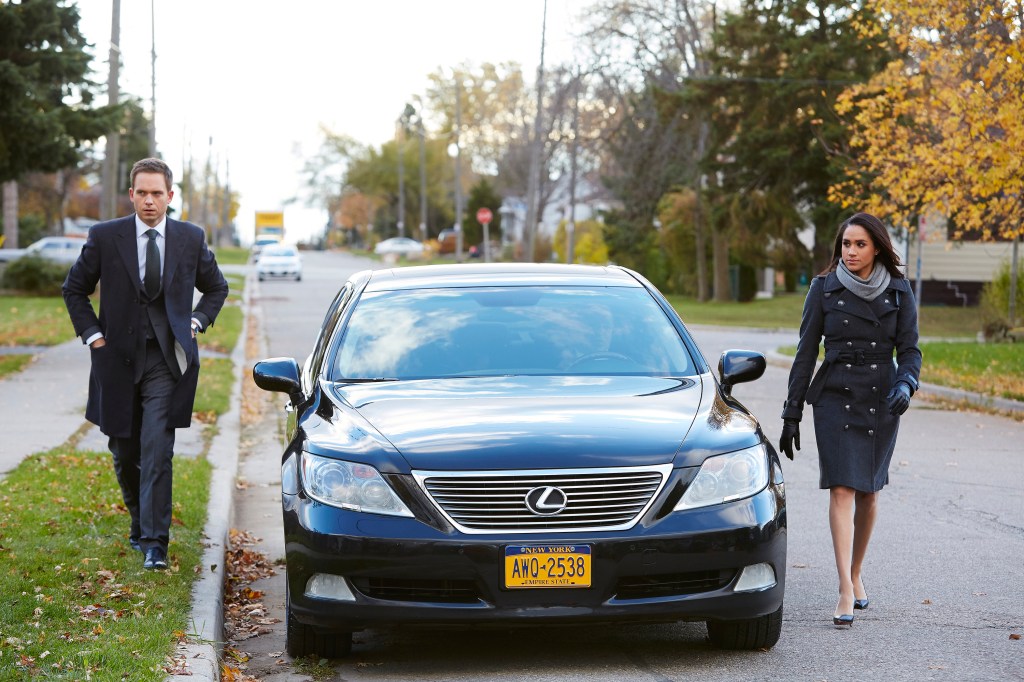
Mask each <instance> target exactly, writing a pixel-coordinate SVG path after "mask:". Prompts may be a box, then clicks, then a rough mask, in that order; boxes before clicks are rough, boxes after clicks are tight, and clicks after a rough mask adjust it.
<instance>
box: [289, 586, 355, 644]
mask: <svg viewBox="0 0 1024 682" xmlns="http://www.w3.org/2000/svg"><path fill="white" fill-rule="evenodd" d="M285 651H287V652H288V655H289V656H291V657H292V658H305V657H306V656H309V655H310V654H313V655H315V656H317V657H318V658H344V657H345V656H348V655H349V654H350V653H352V633H351V632H324V631H321V630H317V629H315V628H314V627H313V626H311V625H306V624H305V623H301V622H299V621H298V620H297V619H296V618H295V615H294V614H293V613H292V598H291V590H290V589H289V590H286V592H285Z"/></svg>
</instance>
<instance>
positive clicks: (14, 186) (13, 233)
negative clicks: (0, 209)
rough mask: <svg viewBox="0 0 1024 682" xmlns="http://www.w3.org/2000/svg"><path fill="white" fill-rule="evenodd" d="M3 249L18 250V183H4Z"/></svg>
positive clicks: (13, 181)
mask: <svg viewBox="0 0 1024 682" xmlns="http://www.w3.org/2000/svg"><path fill="white" fill-rule="evenodd" d="M3 248H5V249H16V248H18V181H17V180H9V181H7V182H5V183H4V243H3Z"/></svg>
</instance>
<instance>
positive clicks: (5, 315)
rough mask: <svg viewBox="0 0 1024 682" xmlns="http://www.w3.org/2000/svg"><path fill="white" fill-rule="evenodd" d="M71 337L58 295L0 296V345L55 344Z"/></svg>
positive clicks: (73, 334) (73, 333) (66, 310)
mask: <svg viewBox="0 0 1024 682" xmlns="http://www.w3.org/2000/svg"><path fill="white" fill-rule="evenodd" d="M73 338H75V330H74V327H72V326H71V320H70V319H69V318H68V309H67V308H65V307H64V299H63V298H61V297H60V296H0V346H55V345H57V344H58V343H63V342H65V341H68V340H70V339H73Z"/></svg>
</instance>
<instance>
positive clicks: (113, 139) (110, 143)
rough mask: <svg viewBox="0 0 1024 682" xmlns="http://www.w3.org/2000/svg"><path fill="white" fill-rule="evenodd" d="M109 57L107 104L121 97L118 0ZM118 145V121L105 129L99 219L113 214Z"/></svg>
mask: <svg viewBox="0 0 1024 682" xmlns="http://www.w3.org/2000/svg"><path fill="white" fill-rule="evenodd" d="M109 54H110V56H109V62H110V64H109V66H110V69H109V72H108V76H107V104H108V105H109V106H117V104H118V100H119V99H120V93H119V91H118V75H119V73H120V69H121V0H113V10H112V12H111V19H110V53H109ZM120 147H121V133H120V124H118V125H116V126H115V127H114V128H113V129H112V130H110V131H108V132H107V144H106V148H105V152H104V157H103V177H102V182H103V201H101V202H100V220H110V219H112V218H114V217H116V213H117V195H118V192H119V190H120V188H119V187H118V175H119V173H118V172H117V171H118V168H119V165H120V164H119V163H118V152H119V150H120Z"/></svg>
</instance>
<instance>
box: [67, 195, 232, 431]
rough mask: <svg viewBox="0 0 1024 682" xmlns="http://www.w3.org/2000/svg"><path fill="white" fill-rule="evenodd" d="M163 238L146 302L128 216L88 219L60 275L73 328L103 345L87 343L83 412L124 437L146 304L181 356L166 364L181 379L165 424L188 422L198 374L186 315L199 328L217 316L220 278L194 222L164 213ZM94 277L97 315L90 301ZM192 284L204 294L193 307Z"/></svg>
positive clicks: (223, 290)
mask: <svg viewBox="0 0 1024 682" xmlns="http://www.w3.org/2000/svg"><path fill="white" fill-rule="evenodd" d="M164 237H165V238H164V249H165V253H164V269H163V277H162V282H161V285H162V286H161V292H162V295H161V296H160V297H158V298H157V299H156V301H155V302H153V303H150V301H149V299H148V297H147V296H146V293H145V289H144V287H143V285H142V281H141V279H140V278H139V251H138V242H137V238H136V234H135V216H134V215H130V216H127V217H125V218H118V219H115V220H110V221H107V222H103V223H97V224H96V225H94V226H93V227H92V228H91V229H90V230H89V239H88V240H87V241H86V243H85V246H83V247H82V253H81V255H80V256H79V257H78V260H77V261H76V262H75V264H74V265H73V266H72V267H71V271H70V272H69V273H68V276H67V279H66V280H65V281H64V302H65V304H66V305H67V308H68V313H69V314H70V316H71V323H72V324H73V325H74V327H75V333H76V334H78V335H79V336H82V337H83V340H84V339H86V338H88V337H89V336H90V335H92V334H93V333H95V332H97V331H101V332H103V336H104V338H105V339H106V345H105V346H103V347H101V348H92V349H90V354H91V356H92V372H91V374H90V377H89V401H88V403H87V405H86V408H85V417H86V419H88V420H89V421H91V422H93V423H94V424H97V425H98V426H99V427H100V430H101V431H102V432H103V433H105V434H107V435H108V436H115V437H119V438H127V437H129V436H131V431H132V412H133V404H134V399H133V394H134V390H135V389H134V383H135V375H136V367H135V366H136V364H137V363H139V362H144V361H145V358H144V352H143V353H142V354H141V356H140V352H139V351H140V349H141V348H144V345H145V341H144V339H145V334H146V325H147V324H148V319H149V312H148V307H149V306H150V305H160V304H161V303H162V304H163V306H164V311H163V312H165V313H166V318H167V321H168V323H169V325H170V333H171V335H172V337H173V341H174V342H175V343H174V346H175V348H176V350H177V351H178V354H179V356H180V355H181V354H182V352H183V355H184V357H183V358H179V360H178V361H177V362H174V364H177V365H178V366H175V367H173V368H172V369H173V371H174V374H175V375H177V374H178V373H179V372H180V374H181V378H180V379H179V380H178V382H177V384H176V385H175V388H174V393H173V395H172V401H171V413H170V423H169V424H168V427H170V428H186V427H188V426H189V425H190V423H191V419H192V405H193V403H194V401H195V394H196V384H197V382H198V379H199V349H198V346H197V344H196V341H195V339H193V338H192V328H191V319H192V318H193V317H195V318H196V319H197V320H199V321H200V323H201V324H202V325H203V328H204V329H206V328H207V327H209V326H210V325H212V324H213V322H214V320H216V319H217V314H218V313H219V312H220V309H221V306H223V305H224V301H225V299H226V298H227V295H228V284H227V281H226V280H225V279H224V275H223V274H221V271H220V268H219V267H217V260H216V258H215V257H214V255H213V253H212V252H211V251H210V250H209V249H208V248H207V247H206V233H205V232H204V231H203V229H202V228H201V227H199V226H197V225H193V224H192V223H185V222H180V221H177V220H171V219H170V218H168V219H167V228H166V231H165V235H164ZM97 284H100V295H99V303H100V305H99V314H98V315H97V314H96V312H95V311H94V310H93V306H92V304H91V302H90V301H89V296H90V295H91V294H92V293H93V292H94V291H95V290H96V285H97ZM195 289H198V290H199V291H200V292H201V293H202V294H203V295H202V298H200V299H199V302H198V303H197V304H196V306H195V308H194V309H193V307H192V301H193V297H194V290H195ZM159 317H161V318H162V317H163V315H160V316H159ZM171 357H172V360H173V355H172V356H171ZM182 359H183V362H182V361H181V360H182ZM179 363H180V364H179ZM182 366H183V367H184V369H182Z"/></svg>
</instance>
